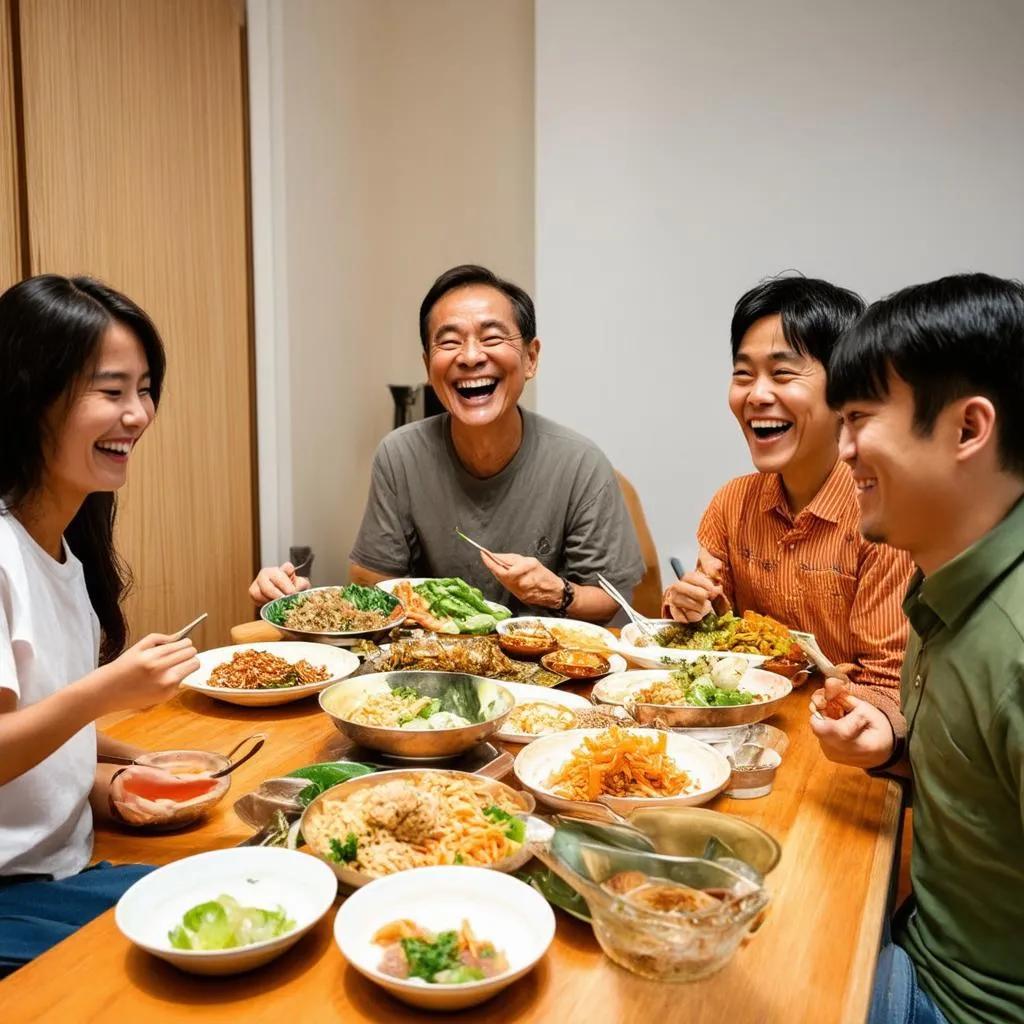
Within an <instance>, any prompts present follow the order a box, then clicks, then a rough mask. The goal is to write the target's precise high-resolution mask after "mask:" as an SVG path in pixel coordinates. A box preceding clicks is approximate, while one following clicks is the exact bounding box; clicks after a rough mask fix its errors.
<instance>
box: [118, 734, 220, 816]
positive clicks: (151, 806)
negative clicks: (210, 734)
mask: <svg viewBox="0 0 1024 1024" xmlns="http://www.w3.org/2000/svg"><path fill="white" fill-rule="evenodd" d="M135 763H136V764H139V765H145V766H147V767H150V768H162V769H163V770H164V771H168V772H170V773H171V774H172V775H175V776H177V777H178V778H186V779H187V778H188V777H189V776H196V778H197V779H198V778H200V777H202V776H203V775H206V774H212V773H213V772H218V771H223V770H224V769H225V768H228V767H229V766H230V765H231V761H230V759H229V758H228V757H225V756H224V755H223V754H216V753H213V752H212V751H209V750H159V751H155V752H153V753H149V754H140V755H139V756H138V757H137V758H135ZM214 781H215V783H216V784H215V785H214V786H213V787H212V788H211V789H209V790H208V791H207V792H204V793H202V794H201V795H199V796H196V797H193V798H192V799H188V800H174V801H172V800H167V799H162V798H160V797H159V796H156V795H155V794H146V793H142V794H138V793H133V794H132V795H133V796H134V797H135V799H134V800H133V802H132V804H131V805H130V806H125V805H120V804H119V805H118V807H119V810H120V811H121V814H122V816H123V817H124V818H125V819H126V820H127V821H128V822H129V823H130V824H132V825H134V826H136V827H138V828H146V829H150V830H152V831H154V832H163V831H171V830H173V829H179V828H185V827H187V826H188V825H192V824H194V823H195V822H197V821H198V820H199V819H200V818H202V817H204V816H205V815H206V814H207V813H208V812H209V811H210V810H211V809H212V808H213V807H214V806H215V805H216V804H218V803H220V801H221V800H223V799H224V797H225V795H226V794H227V792H228V790H229V789H230V788H231V776H230V775H224V776H222V777H221V778H219V779H216V780H214Z"/></svg>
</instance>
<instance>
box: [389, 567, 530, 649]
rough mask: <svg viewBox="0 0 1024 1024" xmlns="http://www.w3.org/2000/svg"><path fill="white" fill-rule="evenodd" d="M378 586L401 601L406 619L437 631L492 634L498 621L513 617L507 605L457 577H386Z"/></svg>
mask: <svg viewBox="0 0 1024 1024" xmlns="http://www.w3.org/2000/svg"><path fill="white" fill-rule="evenodd" d="M377 586H378V588H379V589H380V590H382V591H384V592H385V593H387V594H390V595H393V596H394V597H395V598H397V599H398V600H399V601H401V603H402V605H403V607H404V608H405V618H406V621H407V622H414V623H416V624H417V625H420V626H422V627H423V628H424V629H430V630H433V631H434V632H435V633H469V634H475V635H482V634H485V633H493V632H494V631H495V630H496V628H497V625H498V623H499V622H501V621H502V620H504V619H508V618H511V616H512V613H511V612H510V611H509V610H508V609H507V608H506V607H504V605H500V604H496V603H495V602H494V601H488V600H487V599H486V598H485V597H484V595H483V593H482V592H481V591H479V590H478V589H477V588H476V587H471V586H470V585H469V584H468V583H467V582H466V581H465V580H462V579H459V578H458V577H457V576H455V577H449V578H447V579H423V578H416V579H395V580H384V582H383V583H378V584H377Z"/></svg>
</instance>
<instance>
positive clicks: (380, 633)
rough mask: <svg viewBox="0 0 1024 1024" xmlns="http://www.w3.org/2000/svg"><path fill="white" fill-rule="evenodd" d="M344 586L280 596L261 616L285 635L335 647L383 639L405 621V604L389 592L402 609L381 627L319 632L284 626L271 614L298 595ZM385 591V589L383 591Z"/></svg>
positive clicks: (338, 588) (268, 604) (261, 612)
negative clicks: (360, 641) (359, 641)
mask: <svg viewBox="0 0 1024 1024" xmlns="http://www.w3.org/2000/svg"><path fill="white" fill-rule="evenodd" d="M344 589H345V588H344V587H312V588H311V589H309V590H302V591H300V592H299V593H298V594H289V595H288V596H287V597H279V598H278V599H277V600H276V601H269V602H267V604H265V605H264V606H263V607H262V608H261V609H260V618H261V619H262V620H263V621H264V622H267V623H269V624H270V625H271V626H273V627H274V629H277V630H280V631H281V632H282V633H284V634H285V636H290V637H292V638H293V639H295V640H308V641H311V642H313V643H320V644H331V645H332V646H333V647H349V646H351V645H352V644H354V643H356V642H357V641H358V640H382V639H383V638H384V637H386V636H387V635H388V633H390V632H391V630H393V629H394V628H395V627H396V626H400V625H402V623H403V622H405V606H404V605H403V604H402V602H401V601H399V600H398V598H397V597H393V595H391V594H388V597H391V598H392V600H394V602H395V607H396V608H400V609H401V611H400V612H399V613H398V614H397V615H395V616H394V617H393V618H391V619H389V620H388V622H387V625H385V626H382V627H381V628H380V629H356V630H348V631H341V632H317V631H315V630H309V629H290V628H289V627H288V626H282V625H281V624H280V623H278V622H275V621H274V620H273V619H272V618H271V617H270V616H271V615H273V614H274V612H275V611H276V610H277V609H279V608H280V607H281V606H282V605H284V604H285V603H290V602H292V601H294V600H295V599H296V598H298V597H303V596H305V595H308V594H316V593H320V592H321V591H325V590H334V591H338V592H340V591H342V590H344ZM381 593H384V591H381Z"/></svg>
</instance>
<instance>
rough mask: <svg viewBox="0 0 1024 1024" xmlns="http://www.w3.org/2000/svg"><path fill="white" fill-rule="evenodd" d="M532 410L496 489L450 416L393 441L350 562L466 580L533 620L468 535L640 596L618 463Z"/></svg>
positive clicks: (382, 457)
mask: <svg viewBox="0 0 1024 1024" xmlns="http://www.w3.org/2000/svg"><path fill="white" fill-rule="evenodd" d="M520 411H521V414H522V417H523V443H522V444H521V445H520V447H519V451H518V452H516V454H515V456H514V457H513V459H512V461H511V462H510V463H509V464H508V465H507V466H506V467H505V468H504V469H503V470H501V472H500V473H497V474H495V475H494V476H492V477H488V478H487V479H486V480H479V479H477V478H476V477H474V476H472V475H471V474H470V473H468V472H467V471H466V469H465V467H464V466H463V465H462V463H461V462H460V461H459V457H458V455H457V454H456V452H455V448H454V445H453V444H452V439H451V418H450V417H449V415H448V414H447V413H445V414H443V415H440V416H432V417H430V418H429V419H426V420H419V421H417V422H415V423H410V424H407V425H406V426H404V427H400V428H399V429H398V430H395V431H392V433H390V434H388V435H387V437H385V438H384V440H383V441H381V443H380V445H379V447H378V448H377V453H376V455H375V456H374V460H373V471H372V474H371V479H370V496H369V498H368V500H367V502H366V511H365V512H364V514H363V522H362V526H361V527H360V529H359V536H358V537H357V538H356V542H355V545H354V546H353V548H352V552H351V554H350V555H349V558H350V559H351V560H352V561H353V562H355V563H356V564H357V565H361V566H363V567H364V568H366V569H371V570H372V571H374V572H379V573H386V574H387V575H389V576H461V577H462V578H463V579H464V580H466V581H467V582H469V583H472V584H473V585H474V586H476V587H479V588H480V590H482V591H483V593H484V596H485V597H487V598H488V599H489V600H491V601H499V602H501V603H502V604H505V605H508V606H509V607H510V608H511V609H512V611H513V613H518V612H521V611H522V610H523V605H522V604H521V603H520V602H519V601H518V600H516V599H515V598H513V597H512V595H511V594H509V592H508V591H507V590H505V588H504V587H503V586H502V585H501V584H500V583H499V582H498V581H497V580H496V579H495V578H494V577H493V576H492V575H491V574H490V572H488V570H487V568H486V566H484V564H483V562H482V561H481V557H480V553H479V552H478V551H477V550H476V549H475V548H474V547H472V546H471V545H469V544H467V543H466V542H465V541H464V540H461V539H460V538H459V537H457V536H456V534H455V530H456V527H458V529H460V530H461V531H462V532H463V533H465V534H466V535H467V536H469V537H472V538H473V539H474V540H475V541H477V542H478V543H480V544H482V545H483V546H484V547H486V548H489V549H490V550H491V551H496V552H501V551H507V552H510V553H515V554H519V555H527V556H529V555H532V556H533V557H534V558H536V559H537V560H538V561H540V562H542V563H543V564H544V565H545V566H547V568H549V569H551V570H552V571H553V572H555V573H557V574H558V575H559V576H562V577H564V578H566V579H568V580H571V581H572V582H573V583H578V584H583V585H596V584H597V575H598V573H600V574H601V575H603V576H604V577H605V578H606V579H608V580H609V581H610V582H611V583H612V584H613V585H614V586H616V587H618V588H619V590H621V591H623V592H624V593H625V594H626V596H627V597H628V596H629V594H630V593H631V591H632V590H633V588H634V587H635V586H636V584H637V583H638V582H639V581H640V579H641V578H642V576H643V573H644V562H643V557H642V555H641V553H640V545H639V543H638V542H637V539H636V532H635V531H634V529H633V523H632V521H631V520H630V518H629V512H628V511H627V509H626V504H625V502H624V501H623V498H622V492H621V490H620V489H619V484H618V480H617V479H616V477H615V471H614V470H613V469H612V466H611V463H610V462H609V461H608V459H607V458H605V456H604V454H603V453H602V452H601V450H600V449H599V448H598V447H597V445H595V444H594V443H593V442H591V441H588V440H587V439H586V438H585V437H582V436H581V435H579V434H577V433H575V432H573V431H572V430H568V429H566V428H565V427H561V426H559V425H558V424H557V423H552V422H551V420H548V419H545V418H544V417H543V416H538V415H537V414H536V413H532V412H529V411H528V410H525V409H523V410H520Z"/></svg>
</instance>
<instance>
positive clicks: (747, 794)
mask: <svg viewBox="0 0 1024 1024" xmlns="http://www.w3.org/2000/svg"><path fill="white" fill-rule="evenodd" d="M729 760H730V761H731V762H732V775H731V776H730V777H729V785H728V787H727V788H726V790H725V795H726V796H731V797H733V798H734V799H736V800H753V799H756V798H757V797H760V796H767V795H768V794H769V793H770V792H771V791H772V786H773V785H774V784H775V773H776V771H778V768H779V765H780V764H782V755H781V754H780V753H779V752H778V751H777V750H774V749H772V748H771V747H762V746H761V745H759V744H757V743H744V744H743V746H741V747H739V748H738V749H737V750H736V752H735V753H734V754H733V755H732V756H731V757H730V759H729Z"/></svg>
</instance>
